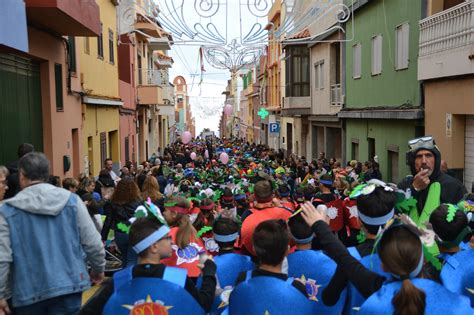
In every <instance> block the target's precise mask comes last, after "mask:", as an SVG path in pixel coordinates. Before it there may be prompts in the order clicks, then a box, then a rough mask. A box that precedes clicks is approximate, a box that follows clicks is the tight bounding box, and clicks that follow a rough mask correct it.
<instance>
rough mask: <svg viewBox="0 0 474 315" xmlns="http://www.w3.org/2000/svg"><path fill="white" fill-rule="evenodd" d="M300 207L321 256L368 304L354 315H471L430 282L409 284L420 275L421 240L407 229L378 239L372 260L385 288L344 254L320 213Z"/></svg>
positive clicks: (463, 303) (464, 301)
mask: <svg viewBox="0 0 474 315" xmlns="http://www.w3.org/2000/svg"><path fill="white" fill-rule="evenodd" d="M302 207H303V214H302V215H303V218H304V219H305V221H306V223H308V225H311V227H312V230H313V232H314V233H315V234H316V237H318V238H319V239H320V240H321V244H322V246H323V248H324V250H325V252H326V253H327V255H328V256H329V257H331V258H332V259H333V260H334V261H335V262H336V263H337V264H338V266H339V267H342V270H344V272H345V274H346V276H347V277H348V279H349V281H351V283H353V284H354V285H355V287H356V288H357V290H358V291H359V292H360V293H361V294H362V295H363V296H364V297H365V298H368V300H367V301H366V302H365V303H364V304H363V305H362V307H361V310H360V314H382V313H387V314H389V313H390V314H392V313H394V314H397V315H398V314H424V313H425V311H426V314H440V313H443V312H444V313H445V314H447V313H450V314H472V313H473V309H472V308H471V307H470V305H469V299H468V298H466V297H461V296H459V295H456V294H454V293H452V292H449V291H448V290H447V289H445V288H444V287H442V286H441V285H440V284H438V283H436V282H434V281H431V280H424V279H415V278H416V277H418V276H419V274H420V272H421V270H422V267H423V263H424V258H423V246H422V243H421V240H420V238H419V236H418V234H417V231H414V230H413V228H412V227H411V226H408V225H403V224H393V225H392V226H390V227H389V228H388V229H386V230H385V231H384V233H383V234H382V237H381V239H380V243H379V245H378V247H377V248H378V254H379V256H380V259H381V261H382V266H383V269H384V270H385V271H386V272H389V273H390V274H391V276H392V277H393V278H394V279H395V280H393V281H391V282H388V281H387V280H388V279H387V278H386V277H384V276H381V275H379V274H377V273H374V272H372V271H370V270H368V269H367V268H365V267H364V266H363V265H362V264H361V263H360V262H359V261H357V260H356V259H355V258H354V257H352V256H351V255H350V254H349V252H348V251H347V249H346V248H345V247H344V245H343V244H342V243H341V242H340V241H339V240H337V239H336V238H335V236H334V235H333V234H332V233H331V231H330V229H329V226H328V225H327V223H326V222H325V221H327V217H326V215H325V214H324V213H322V212H321V211H318V210H317V209H316V208H314V206H313V205H312V204H309V203H308V204H305V205H303V206H302ZM374 293H376V294H374ZM369 297H370V298H369Z"/></svg>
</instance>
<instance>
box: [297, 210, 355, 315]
mask: <svg viewBox="0 0 474 315" xmlns="http://www.w3.org/2000/svg"><path fill="white" fill-rule="evenodd" d="M288 226H289V228H290V233H291V236H292V238H293V241H294V242H295V243H296V251H295V252H294V253H292V254H290V255H288V275H289V276H291V277H295V278H301V277H304V278H305V280H306V292H307V294H308V295H309V298H310V299H311V300H312V301H314V302H315V304H316V307H317V311H318V312H321V314H340V313H341V311H342V308H343V306H344V302H345V300H346V292H345V291H344V292H343V294H341V295H340V299H339V303H337V304H335V305H334V306H333V307H328V306H326V305H324V304H323V303H322V301H321V291H322V290H323V289H324V288H325V287H326V286H327V284H328V283H329V280H330V279H331V277H332V275H333V274H334V272H335V270H336V266H337V265H336V263H335V262H334V261H333V260H332V259H331V258H329V257H328V256H326V255H325V254H324V253H323V252H322V251H320V250H311V242H312V240H313V237H314V234H313V231H312V230H311V227H309V226H308V224H307V223H306V222H305V221H304V219H303V217H302V216H301V212H299V210H297V211H296V212H295V214H294V215H293V216H292V217H291V218H290V219H289V220H288Z"/></svg>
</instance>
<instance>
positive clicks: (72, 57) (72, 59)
mask: <svg viewBox="0 0 474 315" xmlns="http://www.w3.org/2000/svg"><path fill="white" fill-rule="evenodd" d="M68 43H69V69H70V70H71V72H76V39H75V38H74V36H69V37H68Z"/></svg>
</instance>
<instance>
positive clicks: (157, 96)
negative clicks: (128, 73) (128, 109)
mask: <svg viewBox="0 0 474 315" xmlns="http://www.w3.org/2000/svg"><path fill="white" fill-rule="evenodd" d="M162 85H163V79H162V75H161V71H160V70H156V69H139V70H138V87H137V94H138V100H139V104H140V105H153V104H163V90H162Z"/></svg>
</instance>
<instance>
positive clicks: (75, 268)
mask: <svg viewBox="0 0 474 315" xmlns="http://www.w3.org/2000/svg"><path fill="white" fill-rule="evenodd" d="M18 166H19V167H18V168H19V181H20V187H21V188H22V190H21V191H20V192H19V193H18V194H17V195H16V196H15V197H13V198H11V199H7V200H5V201H4V203H3V204H2V205H1V206H0V315H3V314H9V313H10V310H9V307H8V304H7V300H8V299H11V305H12V306H13V310H14V311H15V314H17V315H24V314H48V315H50V314H77V313H78V312H79V309H80V306H81V294H82V291H84V290H85V289H87V288H89V286H90V280H91V279H92V281H93V282H95V283H100V282H101V281H102V279H103V277H104V273H103V271H104V266H105V252H104V248H103V245H102V241H101V237H100V234H99V233H98V232H97V230H96V229H95V227H94V224H93V223H92V220H91V218H90V216H89V213H88V212H87V208H86V207H85V205H84V204H83V203H82V201H81V200H80V198H79V197H78V196H77V195H75V194H72V193H71V192H69V191H67V190H65V189H62V188H57V187H54V186H52V185H50V184H46V181H47V180H48V177H49V161H48V159H47V158H46V156H45V155H44V154H42V153H29V154H27V155H25V156H24V157H22V158H21V159H20V161H19V163H18ZM84 253H85V255H84ZM84 256H86V257H87V260H88V261H89V263H90V265H91V267H92V272H91V274H90V278H89V274H88V272H87V269H86V264H85V262H84Z"/></svg>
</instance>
